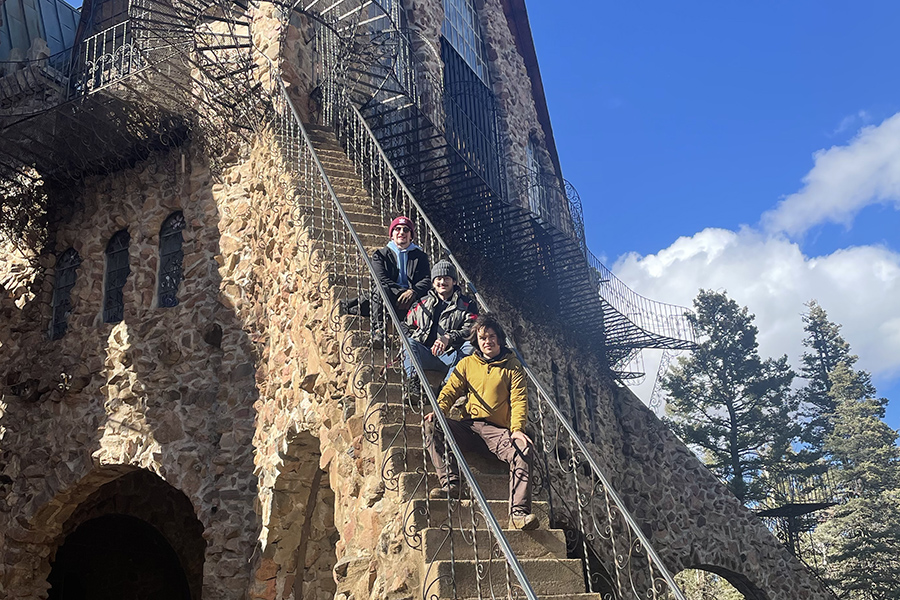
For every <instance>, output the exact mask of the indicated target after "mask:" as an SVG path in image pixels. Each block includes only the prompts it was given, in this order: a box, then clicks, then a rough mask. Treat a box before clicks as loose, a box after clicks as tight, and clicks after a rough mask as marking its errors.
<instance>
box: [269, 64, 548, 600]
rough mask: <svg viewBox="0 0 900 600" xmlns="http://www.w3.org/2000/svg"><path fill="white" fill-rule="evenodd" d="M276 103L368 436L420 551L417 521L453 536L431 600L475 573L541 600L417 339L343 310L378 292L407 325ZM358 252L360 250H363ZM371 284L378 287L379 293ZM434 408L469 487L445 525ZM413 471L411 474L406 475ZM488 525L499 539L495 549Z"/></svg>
mask: <svg viewBox="0 0 900 600" xmlns="http://www.w3.org/2000/svg"><path fill="white" fill-rule="evenodd" d="M271 105H272V108H273V117H272V127H273V129H274V131H275V137H276V139H277V140H278V142H279V146H280V147H281V149H282V153H283V157H284V160H285V164H286V166H287V168H288V169H289V172H290V174H291V175H293V176H294V178H295V182H296V186H297V190H296V196H295V207H294V211H293V214H292V219H293V222H294V225H296V226H297V228H298V229H297V230H298V232H300V233H301V235H303V236H306V241H305V242H304V243H303V248H304V249H305V251H306V253H307V255H308V257H309V259H308V260H309V267H310V270H311V271H312V272H314V273H318V274H319V275H320V276H321V279H320V282H319V283H320V284H319V286H318V291H319V294H320V295H321V298H322V299H323V300H330V301H332V306H333V312H332V319H331V324H332V327H333V329H334V330H335V331H336V332H338V333H340V332H343V333H344V338H343V340H342V344H341V356H342V359H344V361H345V362H347V363H349V364H353V365H356V368H355V372H354V375H353V379H352V381H353V384H352V386H353V389H354V390H355V391H356V392H357V393H358V394H359V396H360V398H361V399H362V398H363V397H365V396H368V397H369V398H370V399H371V403H370V404H369V409H368V412H367V417H366V431H367V438H368V439H370V440H372V441H375V439H374V437H373V432H375V431H380V433H381V435H382V437H381V439H380V443H381V448H380V449H381V450H382V454H383V459H382V474H383V476H384V479H385V484H386V486H387V487H388V488H390V489H394V490H397V491H398V492H401V493H403V494H405V495H406V496H408V497H409V502H408V506H407V510H406V521H407V522H406V526H405V527H404V535H405V536H406V539H407V541H408V542H409V544H410V545H411V546H412V547H415V548H422V547H423V544H424V540H423V538H422V535H421V527H419V526H416V525H415V523H414V521H415V520H416V517H417V516H420V517H423V518H424V519H425V521H426V524H430V525H432V528H436V529H437V530H439V531H441V532H442V535H443V540H440V541H439V542H438V548H437V549H433V550H432V551H431V552H430V553H433V555H434V556H445V557H446V560H442V561H438V560H435V561H431V562H430V564H429V568H428V570H427V572H426V573H425V575H424V581H425V588H424V590H423V597H424V598H428V599H431V598H437V597H448V596H450V597H465V596H467V595H468V594H466V593H464V592H463V591H459V590H458V586H460V585H463V583H464V581H465V578H462V577H460V579H459V580H457V577H456V575H457V574H460V575H462V574H464V573H465V574H468V575H472V576H474V579H473V581H474V582H475V586H476V592H477V596H478V597H481V598H489V597H490V598H495V597H516V596H521V595H524V597H526V598H528V599H529V600H536V599H537V596H536V595H535V593H534V590H533V589H532V587H531V585H530V584H529V582H528V579H527V577H526V576H525V572H524V570H523V569H522V566H521V564H520V563H519V561H518V559H517V558H516V555H515V553H514V552H513V551H512V548H511V547H510V545H509V542H508V540H507V539H506V538H505V536H504V535H503V532H502V529H501V526H500V524H499V522H498V521H497V518H496V516H495V515H494V514H493V512H492V511H491V507H490V506H489V504H488V501H487V500H486V498H485V496H484V494H483V492H482V491H481V488H480V487H479V485H478V482H477V480H476V479H475V476H474V474H473V473H472V471H471V469H470V467H469V466H468V463H467V462H466V459H465V457H464V456H463V454H462V451H461V450H460V448H459V446H458V444H457V443H456V441H455V440H454V439H453V436H452V434H449V429H448V425H447V420H446V417H445V416H444V415H443V414H442V412H441V411H440V409H439V408H438V405H437V401H436V397H435V394H434V392H433V391H432V389H431V387H430V386H429V385H427V384H425V383H424V382H427V381H428V379H427V374H426V373H425V371H424V370H423V369H422V367H421V364H419V362H418V360H416V359H415V354H413V353H412V351H411V349H410V347H409V341H408V340H407V339H406V338H405V337H404V336H402V335H400V336H396V335H389V336H387V338H386V339H385V341H384V344H383V346H382V347H379V345H378V344H375V343H374V342H373V339H372V337H371V336H366V335H365V330H366V329H367V327H361V326H360V317H344V318H341V316H340V315H339V314H337V312H336V311H338V307H339V302H338V300H339V299H340V298H347V297H361V296H363V295H365V294H368V293H375V294H379V295H380V296H381V298H382V307H383V309H382V310H384V315H383V317H385V320H386V322H387V323H388V324H389V327H388V331H390V330H391V329H392V330H393V331H400V330H401V327H400V319H399V318H398V317H397V314H396V313H395V312H394V310H393V308H392V305H391V302H390V300H389V298H390V296H389V295H388V293H387V291H386V290H385V289H384V288H383V287H382V286H381V284H380V283H378V280H377V278H376V277H375V271H374V268H373V266H372V263H371V260H370V259H369V257H368V248H367V246H366V244H365V243H364V242H363V240H362V238H361V237H360V235H359V234H358V233H357V232H356V230H355V229H354V226H353V223H352V221H351V218H350V216H349V208H345V207H344V206H343V203H342V201H341V200H340V199H339V197H338V193H337V192H336V191H335V187H334V186H333V184H332V181H331V179H330V178H329V176H328V175H327V174H326V171H325V168H324V166H323V165H322V163H321V162H320V160H319V158H318V156H317V153H316V151H315V149H314V147H313V145H312V142H311V140H310V138H309V136H308V134H307V132H306V130H305V129H304V127H303V125H302V123H301V121H300V119H299V117H298V115H297V113H296V111H295V110H294V108H293V105H292V104H291V101H290V99H289V97H288V94H287V89H286V88H285V87H284V86H283V83H281V82H280V81H279V85H278V86H277V88H276V90H275V91H274V93H273V96H272V98H271ZM348 206H349V205H348ZM379 229H380V226H379ZM353 248H355V249H356V252H353ZM369 282H373V283H372V284H371V287H370V283H369ZM370 290H371V291H370ZM373 306H374V304H373ZM361 346H362V348H361V349H360V347H361ZM401 351H402V352H405V353H406V355H407V356H410V357H412V363H413V366H414V369H415V371H416V373H417V375H418V381H419V382H420V384H419V398H424V400H423V401H418V400H416V399H415V396H414V395H410V394H409V393H408V385H404V386H403V389H406V390H407V391H405V392H402V394H403V395H402V400H401V401H399V402H398V401H397V400H398V399H400V398H398V397H397V396H399V395H400V394H401V392H400V389H401V388H398V386H397V379H398V378H399V380H400V382H401V383H404V384H406V383H408V382H407V379H406V375H405V373H404V372H403V371H402V370H401V369H399V365H398V364H397V361H396V357H397V356H398V355H399V353H400V352H401ZM429 412H434V414H435V421H436V426H437V427H438V428H440V429H441V430H443V431H445V432H448V433H447V434H446V435H445V439H446V440H447V442H448V448H449V449H448V452H449V453H452V455H453V457H454V459H455V460H456V462H457V464H458V465H459V468H460V475H461V477H462V481H463V482H464V483H465V485H464V486H463V488H462V490H463V491H461V496H460V498H458V499H457V500H458V501H446V509H445V510H446V517H444V518H443V519H435V517H434V514H433V511H432V510H431V505H433V504H434V503H435V502H436V501H433V500H429V499H428V495H427V488H428V487H429V482H431V483H434V479H433V477H429V475H428V473H427V464H426V461H425V455H424V452H423V451H422V439H423V435H422V433H421V432H422V431H423V430H424V427H425V416H426V414H427V413H429ZM376 417H377V418H376ZM373 420H377V421H378V422H379V424H378V425H376V423H375V422H373ZM413 424H414V425H415V427H416V429H415V431H418V432H419V435H418V438H416V436H415V435H414V434H413V433H412V432H411V430H410V427H407V425H413ZM416 445H417V446H418V447H416ZM416 450H418V452H416ZM416 455H418V457H419V459H420V460H419V464H418V467H416V465H413V464H411V462H412V461H411V460H410V458H411V457H416ZM447 458H448V459H449V457H447ZM404 474H405V475H408V476H409V477H407V478H405V479H404V478H403V475H404ZM423 492H424V493H423ZM482 528H483V529H482ZM485 529H486V531H487V532H488V534H489V539H488V541H487V543H485V542H486V539H485V535H484V531H485ZM460 544H463V545H465V546H467V548H466V550H465V552H462V551H461V549H460V548H459V547H458V546H459V545H460ZM458 556H460V558H458Z"/></svg>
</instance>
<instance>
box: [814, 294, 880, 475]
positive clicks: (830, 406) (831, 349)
mask: <svg viewBox="0 0 900 600" xmlns="http://www.w3.org/2000/svg"><path fill="white" fill-rule="evenodd" d="M806 308H807V309H808V312H806V313H805V314H804V315H803V317H802V319H803V323H804V326H803V330H804V331H805V332H806V337H805V338H803V345H804V346H805V347H806V348H807V349H808V350H807V351H806V352H804V353H803V355H802V356H801V357H800V361H801V363H802V366H801V367H800V377H802V378H803V379H806V386H805V387H803V388H802V389H801V390H800V391H799V393H798V397H799V400H800V415H801V417H802V418H803V419H804V421H806V425H805V427H804V431H803V434H802V436H801V439H802V440H803V442H805V443H806V444H807V445H808V453H809V454H810V455H811V458H810V459H809V460H811V461H814V460H817V459H818V458H821V456H822V454H823V452H824V448H823V446H824V443H825V436H826V435H828V434H829V433H830V432H831V427H832V426H831V419H830V415H831V414H833V413H834V411H835V408H836V402H835V400H834V398H833V397H832V396H831V394H830V393H829V392H830V391H831V386H832V383H831V379H830V377H831V373H832V372H833V371H834V369H835V368H836V367H837V366H838V365H839V364H841V363H843V364H844V365H846V367H847V368H852V367H853V365H854V364H855V363H856V361H857V357H856V356H855V355H853V354H850V344H848V343H847V342H846V341H845V340H844V338H843V337H841V333H840V330H841V326H840V325H838V324H836V323H834V322H832V321H829V320H828V315H827V314H826V313H825V309H823V308H822V307H821V306H819V304H818V303H817V302H816V301H815V300H810V301H809V302H807V303H806ZM866 393H867V394H868V395H874V394H875V390H874V389H871V388H870V389H869V390H868V391H867V392H866Z"/></svg>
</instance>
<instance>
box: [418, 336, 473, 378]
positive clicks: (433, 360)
mask: <svg viewBox="0 0 900 600" xmlns="http://www.w3.org/2000/svg"><path fill="white" fill-rule="evenodd" d="M409 347H410V348H412V351H413V353H414V354H415V355H416V358H418V359H419V364H421V365H422V368H423V369H425V370H426V371H440V372H442V373H444V372H446V373H447V375H446V377H444V383H447V380H448V379H450V375H452V374H453V369H455V368H456V363H458V362H459V361H461V360H462V359H464V358H465V357H467V356H469V355H470V354H472V352H474V351H475V348H474V347H473V346H472V344H470V343H469V342H466V343H464V344H463V345H462V346H460V347H459V349H457V350H450V351H448V352H444V353H443V354H441V355H440V356H435V355H434V354H432V353H431V348H429V347H428V346H426V345H425V344H423V343H422V342H417V341H416V340H409ZM403 369H404V370H405V371H406V375H407V377H412V374H413V372H414V371H415V368H413V365H412V361H411V360H410V359H409V357H408V356H407V355H406V353H405V352H404V353H403Z"/></svg>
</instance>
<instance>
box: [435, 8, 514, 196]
mask: <svg viewBox="0 0 900 600" xmlns="http://www.w3.org/2000/svg"><path fill="white" fill-rule="evenodd" d="M443 3H444V23H443V26H442V29H441V33H442V34H443V35H442V36H441V60H442V61H443V63H444V113H445V118H444V127H445V133H446V135H447V140H448V141H449V142H450V145H451V146H452V147H453V149H454V150H456V152H457V154H458V156H457V158H459V159H461V160H457V161H451V170H452V171H453V172H452V173H451V175H452V176H451V179H452V180H453V181H459V182H463V183H462V185H463V189H461V190H460V191H459V192H458V193H464V194H471V193H473V192H472V186H471V180H470V179H468V178H467V177H466V176H467V175H468V173H469V172H471V171H474V172H475V174H477V175H478V176H479V177H480V178H481V179H482V180H483V181H484V183H486V184H488V186H489V187H490V188H491V189H492V190H493V191H494V192H495V193H496V194H498V195H500V196H502V181H501V177H500V137H499V135H498V131H499V129H498V126H497V102H496V98H495V97H494V94H493V92H492V91H491V88H490V83H489V82H490V78H489V76H488V69H487V61H486V60H485V56H486V53H485V47H484V41H483V38H482V36H481V26H480V25H479V22H478V13H477V12H476V11H475V4H474V2H473V0H443Z"/></svg>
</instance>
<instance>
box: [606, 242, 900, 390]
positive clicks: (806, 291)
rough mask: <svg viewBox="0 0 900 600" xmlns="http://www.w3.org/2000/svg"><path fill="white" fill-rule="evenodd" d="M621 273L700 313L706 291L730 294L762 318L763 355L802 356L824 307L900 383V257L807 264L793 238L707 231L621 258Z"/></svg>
mask: <svg viewBox="0 0 900 600" xmlns="http://www.w3.org/2000/svg"><path fill="white" fill-rule="evenodd" d="M613 270H614V272H615V273H616V274H617V275H618V276H619V277H620V278H621V279H622V280H623V281H625V283H626V284H628V285H629V286H630V287H632V289H634V290H635V291H637V292H638V293H640V294H642V295H644V296H647V297H649V298H653V299H656V300H660V301H663V302H671V303H676V304H682V305H684V306H691V303H692V300H693V298H694V297H695V296H696V295H697V291H698V290H699V289H700V288H704V289H714V290H727V291H728V295H729V296H730V297H732V298H733V299H734V300H735V301H737V302H738V303H739V304H740V305H742V306H747V307H749V309H750V312H752V313H754V314H755V315H756V325H757V327H758V328H759V344H760V353H761V354H762V355H763V356H764V357H765V356H773V357H777V356H781V355H782V354H787V355H788V357H789V359H790V360H791V363H792V364H794V365H797V364H798V358H799V356H800V354H801V352H802V346H801V340H802V338H803V330H802V328H803V324H802V322H801V320H800V314H801V313H802V312H804V311H805V307H804V306H803V304H804V303H805V302H807V301H808V300H810V299H816V300H818V302H819V303H820V304H821V305H822V307H823V308H824V309H825V310H826V311H827V312H828V316H829V318H830V319H831V320H833V321H835V322H837V323H840V324H842V326H843V329H842V330H841V331H842V333H843V336H844V338H845V339H846V340H847V341H848V342H849V343H850V345H851V347H852V349H853V351H854V353H856V354H858V355H859V357H860V362H859V363H858V364H859V367H860V368H863V369H866V370H869V371H871V372H872V373H873V375H876V376H881V377H882V378H892V377H896V376H898V375H900V302H898V300H897V299H898V298H900V253H897V252H894V251H893V250H891V249H889V248H885V247H882V246H859V247H852V248H846V249H841V250H838V251H836V252H833V253H832V254H829V255H826V256H816V257H811V256H806V255H804V254H803V252H802V251H801V249H800V247H799V246H798V245H797V244H796V243H794V242H792V241H790V240H787V239H785V238H784V237H783V236H772V235H768V234H765V233H761V232H759V231H756V230H753V229H750V228H744V229H742V230H740V231H737V232H734V231H728V230H724V229H705V230H703V231H701V232H699V233H697V234H695V235H693V236H691V237H682V238H680V239H678V240H677V241H676V242H675V243H674V244H672V245H671V246H670V247H668V248H665V249H663V250H661V251H659V252H658V253H656V254H652V255H648V256H639V255H637V254H629V255H625V256H623V257H621V258H620V259H619V260H618V262H617V263H616V264H615V266H614V267H613ZM645 360H646V369H647V373H648V376H647V381H646V382H645V384H644V385H643V386H642V387H640V388H637V389H636V391H637V392H638V394H639V395H640V396H641V397H643V398H645V399H649V395H650V390H651V389H652V385H653V379H654V377H655V372H656V371H655V369H656V364H657V362H658V353H648V355H647V356H646V357H645Z"/></svg>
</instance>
